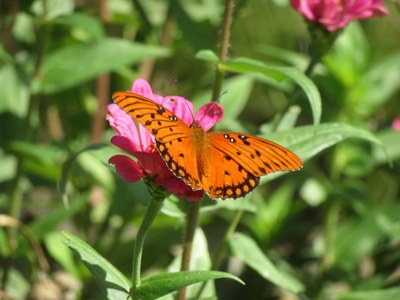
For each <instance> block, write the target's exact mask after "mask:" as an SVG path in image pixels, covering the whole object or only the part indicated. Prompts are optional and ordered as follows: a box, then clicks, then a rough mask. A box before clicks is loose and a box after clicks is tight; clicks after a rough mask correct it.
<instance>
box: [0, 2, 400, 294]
mask: <svg viewBox="0 0 400 300" xmlns="http://www.w3.org/2000/svg"><path fill="white" fill-rule="evenodd" d="M385 5H386V6H387V7H388V8H389V10H390V14H389V15H388V16H385V17H382V18H377V19H370V20H365V21H362V22H360V23H357V22H353V23H352V24H351V25H350V26H348V27H347V28H346V29H345V30H344V31H343V32H342V34H341V35H340V37H339V38H338V39H337V41H336V43H335V44H334V46H333V47H332V49H331V50H330V51H329V53H328V54H327V55H325V56H324V57H323V59H322V61H321V63H320V64H318V65H317V66H316V68H315V72H314V74H313V76H312V77H311V78H310V79H311V80H309V79H308V78H307V77H305V76H304V75H303V73H302V72H300V71H299V70H301V71H304V70H305V68H306V66H307V64H308V61H309V57H308V49H309V44H310V39H309V36H308V33H307V27H306V24H305V21H304V20H303V19H302V18H301V17H300V15H298V14H297V13H296V12H295V11H294V10H293V9H292V8H291V7H290V4H289V3H288V1H285V0H275V1H261V0H257V1H245V0H241V1H237V2H236V6H235V14H234V20H233V26H232V32H231V47H230V57H231V58H232V59H230V60H228V61H226V62H219V61H218V59H217V58H216V57H215V56H214V55H213V53H212V52H211V51H213V52H215V53H216V52H217V49H218V46H219V34H220V30H221V19H222V14H223V9H224V2H223V1H205V0H204V1H197V0H189V1H183V0H180V1H179V0H170V1H156V0H151V1H136V0H134V1H129V0H109V1H89V2H86V1H72V0H47V1H44V0H42V1H38V0H37V1H6V0H0V18H1V19H0V35H1V40H2V44H1V46H0V212H1V215H0V226H1V228H0V276H1V287H0V291H1V293H4V295H11V296H12V297H14V299H24V298H25V297H27V295H28V294H29V295H30V296H31V297H34V296H35V295H41V297H43V295H44V294H35V293H40V292H41V293H43V291H42V290H40V287H43V286H44V284H45V283H46V284H50V286H51V287H52V288H53V290H52V295H53V296H54V297H53V298H49V299H67V296H66V295H67V293H68V292H69V293H71V295H72V299H104V294H103V293H102V291H101V289H99V288H98V286H97V284H96V283H95V280H94V279H93V277H92V276H91V275H90V273H89V272H88V270H87V269H86V268H85V267H84V265H83V264H82V262H81V261H80V260H79V259H78V257H77V256H74V255H73V253H72V252H70V250H69V249H68V248H67V246H66V244H64V243H63V240H65V239H66V237H63V236H62V234H61V231H66V232H70V233H73V234H74V235H75V236H79V237H80V238H81V239H82V240H84V241H85V242H86V243H87V244H90V245H91V247H92V248H93V249H95V250H96V251H97V252H98V253H99V254H101V255H102V256H103V257H105V258H106V259H107V260H108V261H109V262H110V263H111V264H112V265H113V266H114V267H115V268H116V269H118V270H119V271H120V272H121V273H122V274H124V275H125V276H127V277H129V274H130V273H131V260H132V249H133V243H134V239H135V234H136V231H137V228H138V225H139V224H140V221H141V219H142V216H143V213H144V210H145V205H144V204H146V203H147V201H148V194H147V191H146V189H145V185H144V184H143V183H142V182H138V183H134V184H126V183H125V182H124V181H123V180H122V179H121V178H120V177H118V175H116V173H115V171H114V168H113V167H112V166H110V165H108V163H107V161H108V159H109V158H110V157H111V156H112V155H114V154H116V153H121V151H120V150H119V149H116V148H115V147H113V146H111V145H110V143H109V140H110V137H111V136H112V135H113V134H114V132H113V131H112V130H111V129H110V127H109V126H108V124H106V123H105V113H106V104H107V103H108V102H111V97H110V95H111V93H112V92H113V91H116V90H129V89H130V87H131V84H132V82H133V80H134V79H136V78H138V77H144V78H146V79H148V80H149V81H150V82H151V84H152V89H153V91H154V92H156V93H158V94H161V95H176V94H181V93H182V92H181V91H180V90H179V89H178V88H177V86H176V84H175V83H174V82H173V80H172V79H173V78H177V79H178V81H179V82H180V85H181V87H182V90H183V94H184V95H185V97H187V98H188V99H190V100H192V101H193V102H194V104H195V106H196V107H197V108H198V107H200V105H201V104H203V103H205V102H208V101H210V100H212V99H211V98H212V96H211V89H212V85H213V82H214V77H215V68H216V66H217V65H218V66H219V67H220V68H221V69H223V70H226V71H227V73H226V76H225V78H226V79H225V80H224V82H223V90H227V91H228V93H227V94H225V95H223V96H222V97H221V104H222V105H223V106H224V107H225V109H226V110H225V114H226V115H225V118H224V120H223V121H222V122H221V123H220V124H218V128H217V129H221V130H222V129H224V130H230V131H239V132H249V133H253V134H258V135H260V136H263V137H265V138H268V139H271V140H274V141H277V142H280V143H282V144H283V145H284V146H287V147H289V148H290V149H292V150H293V151H294V152H296V153H298V154H299V155H300V156H301V157H302V158H303V160H304V162H305V163H304V167H303V169H302V170H301V171H299V172H294V173H291V174H285V176H280V177H279V178H277V177H278V176H275V175H272V176H267V177H265V178H264V179H263V181H262V184H261V186H260V188H258V189H257V190H256V191H255V192H253V193H251V194H250V195H249V196H248V197H246V198H245V199H239V200H236V201H231V200H226V201H224V202H222V201H212V200H209V199H204V200H202V203H201V205H202V208H201V216H200V227H201V229H199V230H198V232H197V233H196V239H195V245H194V253H193V260H194V262H193V266H192V269H193V270H207V269H208V268H209V267H210V255H212V253H213V251H214V250H215V248H216V247H217V245H218V244H219V243H220V240H221V238H222V237H223V236H224V232H225V231H226V229H227V227H228V224H229V223H230V221H231V220H232V218H233V216H234V215H235V214H236V213H237V212H238V211H244V214H243V216H242V218H241V220H240V223H239V226H238V228H237V232H236V233H235V234H234V235H233V236H232V237H231V239H230V240H229V241H228V243H227V246H228V248H227V251H226V252H225V256H224V260H223V264H222V265H221V267H220V270H221V271H225V272H228V273H231V274H233V275H235V276H237V277H239V278H241V279H242V280H243V281H244V282H245V283H246V285H241V284H239V283H238V282H235V281H228V280H219V281H215V282H214V281H209V283H208V285H207V287H206V289H205V293H204V297H208V298H207V299H215V298H218V299H244V298H246V299H250V298H251V299H343V300H344V299H354V300H355V299H357V300H358V299H393V300H395V299H400V288H399V287H398V286H399V283H400V277H399V266H400V264H399V263H400V202H399V198H400V197H399V181H400V176H399V175H400V174H399V170H400V165H399V159H400V132H398V131H397V132H396V131H394V130H393V129H392V128H391V124H392V121H393V120H394V119H395V118H398V117H400V106H399V104H398V100H399V97H400V93H399V90H400V50H399V49H400V39H398V36H400V18H399V10H398V6H396V3H395V1H393V2H390V1H388V2H387V3H385ZM397 5H398V3H397ZM320 112H321V113H322V114H321V117H320V116H319V113H320ZM94 144H96V145H94ZM280 175H282V174H280ZM187 206H188V203H186V202H185V201H182V202H179V201H178V200H177V199H175V198H174V197H170V199H168V200H167V201H166V202H165V203H164V206H163V209H162V214H160V215H159V216H158V217H157V219H156V222H155V224H154V226H153V228H152V230H151V232H150V234H149V236H148V239H147V241H146V244H145V249H144V256H143V274H144V275H145V276H149V275H153V274H159V273H167V272H172V271H177V270H178V265H179V262H178V260H179V249H180V245H181V240H182V230H183V225H184V212H185V211H186V209H187ZM10 217H11V218H10ZM16 220H19V222H20V223H18V222H17V221H16ZM76 243H79V242H78V241H76ZM10 249H11V250H10ZM40 249H42V252H43V253H42V252H41V250H40ZM46 261H47V263H46ZM47 265H48V266H47ZM217 275H218V274H216V275H215V276H216V277H215V278H219V277H217ZM218 276H219V275H218ZM48 286H49V285H47V287H48ZM195 288H196V287H195ZM195 288H192V290H190V291H189V294H190V295H194V294H195V293H196V292H195ZM197 288H198V286H197ZM249 295H251V296H250V298H249ZM1 297H2V294H0V298H1ZM5 297H6V296H5ZM63 297H64V298H63ZM169 297H170V295H169V296H165V299H171V298H169ZM6 299H7V298H6ZM37 299H40V297H39V298H37ZM68 299H71V298H68ZM115 299H117V298H115Z"/></svg>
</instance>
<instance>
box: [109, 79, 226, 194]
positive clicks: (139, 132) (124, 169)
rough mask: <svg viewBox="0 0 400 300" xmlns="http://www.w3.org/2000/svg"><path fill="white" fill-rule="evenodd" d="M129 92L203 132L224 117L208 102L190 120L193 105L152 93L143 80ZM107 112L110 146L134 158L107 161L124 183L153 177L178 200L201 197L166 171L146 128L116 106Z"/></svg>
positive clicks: (221, 111) (119, 156) (215, 105)
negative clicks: (198, 127) (194, 125)
mask: <svg viewBox="0 0 400 300" xmlns="http://www.w3.org/2000/svg"><path fill="white" fill-rule="evenodd" d="M132 92H133V93H135V94H139V95H142V96H145V97H146V98H149V99H150V100H153V101H154V102H156V103H157V104H160V105H162V106H163V107H164V108H166V109H168V110H170V111H171V112H172V113H174V114H175V115H176V116H177V117H178V118H180V119H181V120H182V121H183V122H185V123H186V124H187V125H191V124H192V123H193V122H195V121H196V122H198V123H199V124H200V126H201V127H202V128H203V129H204V130H209V129H210V128H212V127H213V126H214V125H215V123H216V122H218V121H220V120H221V119H222V116H223V108H222V107H221V106H220V105H218V104H217V103H208V104H206V105H204V106H203V107H202V108H201V109H200V110H199V112H198V113H197V114H196V115H195V116H194V117H193V104H192V103H191V102H190V101H188V100H186V99H185V98H183V97H180V96H167V97H162V96H160V95H157V94H154V93H153V92H152V90H151V87H150V85H149V83H148V82H147V81H146V80H144V79H137V80H135V82H134V83H133V86H132ZM107 109H108V115H107V117H106V118H107V120H108V121H109V123H110V126H111V127H112V128H113V129H114V130H115V132H116V133H117V134H116V135H115V136H113V137H112V138H111V143H113V144H114V145H116V146H117V147H119V148H121V149H123V150H125V151H126V152H128V153H129V154H131V155H132V156H134V157H135V158H136V160H134V159H133V158H131V157H129V156H127V155H115V156H113V157H111V158H110V160H109V162H110V163H111V164H113V165H115V169H116V170H117V173H118V174H119V175H120V176H121V177H123V178H124V180H125V181H126V182H135V181H138V180H140V179H142V178H143V177H149V178H154V182H155V183H156V184H159V185H163V186H165V187H166V188H167V189H168V191H169V192H170V193H173V194H175V195H177V196H178V197H179V198H182V197H186V198H187V199H188V200H194V201H196V200H199V199H200V198H201V197H202V196H203V194H204V192H203V191H201V190H200V191H193V190H192V188H191V187H190V186H188V185H186V184H185V183H184V182H183V181H182V180H181V179H179V178H177V177H176V176H175V175H174V174H173V173H172V172H171V171H170V170H169V169H168V167H167V165H166V164H165V162H164V160H163V159H162V157H161V155H160V154H159V153H158V152H157V150H156V148H155V145H154V144H155V139H154V137H153V136H152V135H151V134H150V132H149V131H148V130H147V129H146V128H145V127H143V126H142V125H140V124H138V125H136V124H135V122H134V121H133V119H132V118H131V117H130V116H129V115H128V114H126V113H125V112H124V111H123V110H122V109H120V108H119V106H118V105H117V104H109V105H108V107H107Z"/></svg>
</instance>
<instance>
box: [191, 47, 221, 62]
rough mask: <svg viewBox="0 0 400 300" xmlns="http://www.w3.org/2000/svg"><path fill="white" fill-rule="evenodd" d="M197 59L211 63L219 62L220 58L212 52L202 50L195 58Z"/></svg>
mask: <svg viewBox="0 0 400 300" xmlns="http://www.w3.org/2000/svg"><path fill="white" fill-rule="evenodd" d="M195 57H196V58H197V59H202V60H205V61H210V62H215V63H217V62H219V58H218V56H217V54H215V52H213V51H211V50H200V51H199V52H197V53H196V56H195Z"/></svg>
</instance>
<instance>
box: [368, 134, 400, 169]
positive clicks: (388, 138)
mask: <svg viewBox="0 0 400 300" xmlns="http://www.w3.org/2000/svg"><path fill="white" fill-rule="evenodd" d="M377 136H378V138H379V140H380V141H382V144H383V145H385V148H384V150H386V152H385V151H382V147H379V145H375V146H374V148H373V151H372V153H373V157H374V161H375V162H376V163H377V164H383V163H388V158H389V161H390V160H393V161H396V160H398V159H400V147H399V145H400V134H399V132H398V131H395V130H393V129H392V128H388V129H385V130H382V131H381V132H379V133H378V134H377Z"/></svg>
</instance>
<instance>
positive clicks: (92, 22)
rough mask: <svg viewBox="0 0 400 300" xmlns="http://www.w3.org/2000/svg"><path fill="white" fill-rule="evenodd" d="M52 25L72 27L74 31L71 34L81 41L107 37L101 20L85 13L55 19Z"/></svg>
mask: <svg viewBox="0 0 400 300" xmlns="http://www.w3.org/2000/svg"><path fill="white" fill-rule="evenodd" d="M51 24H59V25H65V26H68V27H70V28H71V31H72V32H71V34H72V35H73V36H74V37H75V38H76V39H78V40H80V41H93V40H100V39H102V38H104V36H105V32H104V28H103V25H102V23H101V22H100V19H99V18H96V17H94V16H91V15H88V14H84V13H74V14H72V15H67V16H60V17H58V18H55V19H53V20H52V21H51Z"/></svg>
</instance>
